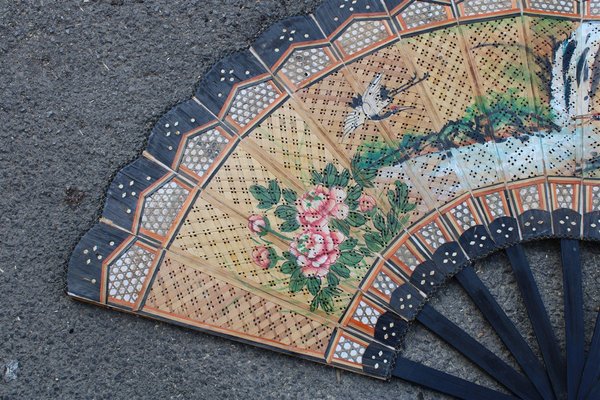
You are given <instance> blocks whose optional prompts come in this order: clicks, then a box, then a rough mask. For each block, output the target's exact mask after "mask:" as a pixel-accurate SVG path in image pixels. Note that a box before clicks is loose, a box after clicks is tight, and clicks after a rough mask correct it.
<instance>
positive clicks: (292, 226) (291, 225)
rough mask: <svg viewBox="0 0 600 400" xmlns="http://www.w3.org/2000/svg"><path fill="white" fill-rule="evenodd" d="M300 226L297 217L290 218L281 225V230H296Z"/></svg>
mask: <svg viewBox="0 0 600 400" xmlns="http://www.w3.org/2000/svg"><path fill="white" fill-rule="evenodd" d="M298 228H300V223H298V221H296V220H295V219H288V220H286V221H285V222H284V223H282V224H281V225H279V229H280V230H281V232H294V231H295V230H296V229H298Z"/></svg>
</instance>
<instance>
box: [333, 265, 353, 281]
mask: <svg viewBox="0 0 600 400" xmlns="http://www.w3.org/2000/svg"><path fill="white" fill-rule="evenodd" d="M330 270H331V271H332V272H334V273H336V274H338V275H339V276H341V277H342V278H349V277H350V270H349V269H348V267H346V266H345V265H343V264H340V263H335V264H333V265H332V266H331V267H330Z"/></svg>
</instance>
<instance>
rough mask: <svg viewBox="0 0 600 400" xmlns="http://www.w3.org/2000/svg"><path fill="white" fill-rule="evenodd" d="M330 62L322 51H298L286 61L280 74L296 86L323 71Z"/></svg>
mask: <svg viewBox="0 0 600 400" xmlns="http://www.w3.org/2000/svg"><path fill="white" fill-rule="evenodd" d="M330 62H331V60H330V59H329V56H328V55H327V54H326V53H325V51H324V50H323V49H315V48H313V49H298V50H294V52H293V53H292V54H291V55H290V57H289V58H288V59H287V61H286V62H285V64H284V65H283V68H282V69H281V72H283V74H284V75H285V76H287V77H288V78H289V79H290V80H291V81H292V82H293V83H294V84H295V85H297V84H299V83H300V82H302V81H304V80H305V79H308V78H310V77H311V76H313V75H315V74H317V73H319V72H320V71H322V70H324V69H325V68H326V67H327V65H328V64H329V63H330Z"/></svg>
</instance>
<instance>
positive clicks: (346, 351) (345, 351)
mask: <svg viewBox="0 0 600 400" xmlns="http://www.w3.org/2000/svg"><path fill="white" fill-rule="evenodd" d="M365 350H366V348H365V347H364V346H362V345H361V344H359V343H356V342H353V341H351V340H350V339H348V338H346V337H345V336H341V337H340V341H339V342H338V344H337V346H335V352H334V353H333V357H334V358H337V359H340V360H344V361H350V362H352V363H356V364H362V356H363V354H364V353H365Z"/></svg>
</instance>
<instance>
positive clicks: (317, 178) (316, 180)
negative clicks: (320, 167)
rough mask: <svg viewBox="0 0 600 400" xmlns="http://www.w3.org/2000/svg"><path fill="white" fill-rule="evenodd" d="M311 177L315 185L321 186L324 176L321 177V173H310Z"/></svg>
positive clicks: (313, 171)
mask: <svg viewBox="0 0 600 400" xmlns="http://www.w3.org/2000/svg"><path fill="white" fill-rule="evenodd" d="M310 175H311V180H312V183H313V184H314V185H319V184H322V183H323V175H321V174H320V173H319V172H317V171H315V170H312V171H311V172H310Z"/></svg>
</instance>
